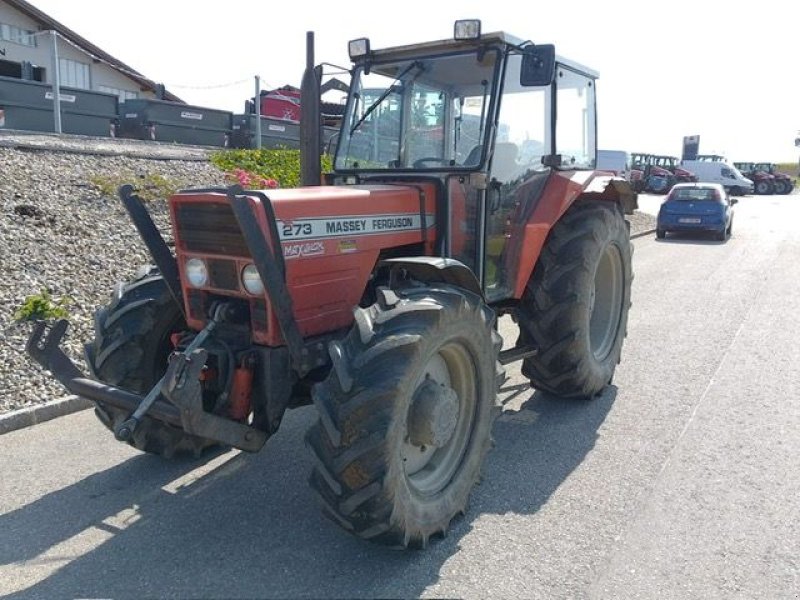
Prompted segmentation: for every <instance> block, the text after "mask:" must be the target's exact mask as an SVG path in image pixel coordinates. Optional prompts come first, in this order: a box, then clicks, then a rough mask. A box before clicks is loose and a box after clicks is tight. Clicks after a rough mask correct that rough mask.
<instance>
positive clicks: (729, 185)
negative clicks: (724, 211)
mask: <svg viewBox="0 0 800 600" xmlns="http://www.w3.org/2000/svg"><path fill="white" fill-rule="evenodd" d="M681 166H682V167H684V168H685V169H688V170H690V171H691V172H692V173H694V174H695V175H696V176H697V179H698V181H699V182H702V183H719V184H720V185H722V187H724V188H725V189H726V190H727V191H729V192H730V193H732V194H733V195H734V196H742V195H744V194H752V193H753V188H754V186H753V181H752V180H751V179H748V178H746V177H745V176H744V175H742V173H741V172H740V171H739V169H737V168H736V167H734V166H733V165H731V164H729V163H725V162H720V161H704V160H684V161H681Z"/></svg>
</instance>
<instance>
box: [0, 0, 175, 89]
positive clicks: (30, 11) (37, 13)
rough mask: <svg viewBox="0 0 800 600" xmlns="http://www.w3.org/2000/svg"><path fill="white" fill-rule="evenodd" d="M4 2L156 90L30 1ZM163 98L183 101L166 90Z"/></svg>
mask: <svg viewBox="0 0 800 600" xmlns="http://www.w3.org/2000/svg"><path fill="white" fill-rule="evenodd" d="M5 3H6V4H8V5H9V6H11V7H12V8H14V9H16V10H18V11H19V12H21V13H23V14H25V15H27V16H28V17H30V18H31V19H33V20H34V21H36V22H37V23H39V25H40V26H41V28H42V29H43V30H49V29H52V30H54V31H57V32H58V33H60V34H61V35H62V36H64V37H65V38H66V39H68V40H69V41H70V42H72V43H73V44H75V45H77V46H79V47H80V48H81V49H83V50H85V51H86V52H88V53H89V54H91V55H93V56H94V57H96V58H99V59H100V60H101V61H103V62H105V63H107V64H108V66H109V67H111V68H112V69H116V70H117V71H119V72H120V73H122V74H123V75H125V76H126V77H128V78H129V79H133V80H134V81H136V82H137V83H138V84H139V85H140V86H141V87H142V88H143V89H145V90H149V91H151V92H156V87H157V84H156V82H155V81H153V80H152V79H148V78H147V77H145V76H144V75H142V74H141V73H139V72H138V71H137V70H136V69H134V68H132V67H129V66H128V65H126V64H125V63H124V62H122V61H121V60H119V59H117V58H114V57H113V56H111V55H110V54H109V53H108V52H105V51H104V50H102V49H100V48H98V47H97V46H95V45H94V44H92V43H91V42H90V41H89V40H87V39H86V38H84V37H82V36H80V35H78V34H77V33H75V32H74V31H72V29H70V28H69V27H66V26H65V25H62V24H61V23H59V22H58V21H56V20H55V19H54V18H52V17H51V16H49V15H47V14H46V13H44V12H42V11H41V10H39V9H38V8H36V7H35V6H34V5H33V4H31V3H30V2H26V1H25V0H5ZM164 99H165V100H170V101H172V102H183V100H181V99H180V98H178V97H177V96H176V95H174V94H173V93H171V92H168V91H166V90H165V92H164Z"/></svg>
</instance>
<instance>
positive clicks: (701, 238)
mask: <svg viewBox="0 0 800 600" xmlns="http://www.w3.org/2000/svg"><path fill="white" fill-rule="evenodd" d="M713 235H714V233H713V232H708V233H706V232H700V233H684V232H675V233H668V234H667V237H665V238H664V239H658V238H656V242H658V243H659V244H692V245H695V246H721V245H722V244H725V243H727V242H728V241H730V239H731V238H728V239H727V240H725V241H723V240H716V239H714V238H713Z"/></svg>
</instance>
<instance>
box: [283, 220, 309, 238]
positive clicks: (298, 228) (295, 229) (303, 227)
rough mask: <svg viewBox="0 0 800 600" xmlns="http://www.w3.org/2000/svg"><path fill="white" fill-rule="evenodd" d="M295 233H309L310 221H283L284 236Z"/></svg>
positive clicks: (290, 235)
mask: <svg viewBox="0 0 800 600" xmlns="http://www.w3.org/2000/svg"><path fill="white" fill-rule="evenodd" d="M296 235H311V223H285V224H284V225H283V236H284V237H292V236H296Z"/></svg>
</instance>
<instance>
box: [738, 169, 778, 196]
mask: <svg viewBox="0 0 800 600" xmlns="http://www.w3.org/2000/svg"><path fill="white" fill-rule="evenodd" d="M733 166H734V167H736V168H737V169H739V171H741V173H742V175H744V176H745V177H747V178H748V179H750V180H751V181H752V182H753V190H754V191H755V193H756V194H775V193H782V192H778V189H779V188H780V189H783V187H782V186H783V183H781V184H778V183H777V180H776V178H775V176H774V175H773V174H772V173H770V172H769V171H768V170H766V169H764V168H763V166H762V165H758V164H756V163H752V162H735V163H733ZM789 189H791V188H789ZM786 193H788V192H786Z"/></svg>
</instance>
